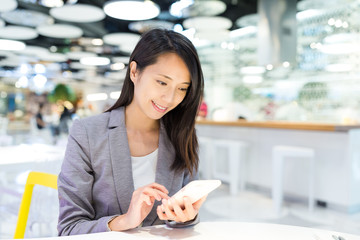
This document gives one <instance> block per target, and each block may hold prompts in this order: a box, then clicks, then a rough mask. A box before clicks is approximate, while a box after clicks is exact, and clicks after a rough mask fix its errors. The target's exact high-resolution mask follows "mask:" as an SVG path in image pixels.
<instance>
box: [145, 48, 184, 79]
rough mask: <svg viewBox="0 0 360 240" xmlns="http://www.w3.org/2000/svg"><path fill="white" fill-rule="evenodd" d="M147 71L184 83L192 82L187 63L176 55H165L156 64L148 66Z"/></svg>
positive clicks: (158, 58) (159, 57)
mask: <svg viewBox="0 0 360 240" xmlns="http://www.w3.org/2000/svg"><path fill="white" fill-rule="evenodd" d="M146 70H147V71H148V72H151V73H153V74H158V75H164V76H167V77H169V78H171V79H172V80H179V81H182V82H190V78H191V77H190V72H189V69H188V67H187V65H186V63H185V62H184V60H183V59H182V58H181V57H180V56H179V55H178V54H176V53H165V54H162V55H160V56H158V57H157V59H156V62H155V63H154V64H152V65H150V66H148V67H147V68H146Z"/></svg>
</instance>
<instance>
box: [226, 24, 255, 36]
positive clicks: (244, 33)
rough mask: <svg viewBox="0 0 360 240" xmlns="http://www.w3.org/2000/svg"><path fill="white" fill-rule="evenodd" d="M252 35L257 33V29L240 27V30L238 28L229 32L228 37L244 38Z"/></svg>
mask: <svg viewBox="0 0 360 240" xmlns="http://www.w3.org/2000/svg"><path fill="white" fill-rule="evenodd" d="M254 33H257V27H255V26H248V27H242V28H239V29H236V30H232V31H231V32H230V37H231V38H237V37H244V36H249V35H251V34H254Z"/></svg>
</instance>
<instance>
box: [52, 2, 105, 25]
mask: <svg viewBox="0 0 360 240" xmlns="http://www.w3.org/2000/svg"><path fill="white" fill-rule="evenodd" d="M50 15H51V16H53V17H54V18H56V19H59V20H62V21H68V22H82V23H85V22H97V21H101V20H103V19H104V18H105V14H104V12H103V10H102V9H101V8H98V7H95V6H91V5H88V4H74V5H65V6H63V7H59V8H52V9H50Z"/></svg>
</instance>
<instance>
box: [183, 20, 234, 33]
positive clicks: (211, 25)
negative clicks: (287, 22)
mask: <svg viewBox="0 0 360 240" xmlns="http://www.w3.org/2000/svg"><path fill="white" fill-rule="evenodd" d="M183 25H184V27H185V28H195V29H196V30H199V31H202V30H211V31H213V32H214V34H216V31H214V30H218V29H229V28H231V26H232V22H231V20H230V19H228V18H225V17H219V16H216V17H193V18H188V19H186V20H185V21H184V22H183Z"/></svg>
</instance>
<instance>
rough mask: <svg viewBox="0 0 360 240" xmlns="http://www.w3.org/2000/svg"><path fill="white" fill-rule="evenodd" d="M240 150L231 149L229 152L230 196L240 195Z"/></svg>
mask: <svg viewBox="0 0 360 240" xmlns="http://www.w3.org/2000/svg"><path fill="white" fill-rule="evenodd" d="M239 150H240V149H238V148H235V147H231V149H230V151H229V172H230V194H231V195H237V193H238V183H239V177H238V176H239V172H238V171H239V165H240V164H239V162H240V160H241V159H240V156H239Z"/></svg>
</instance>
